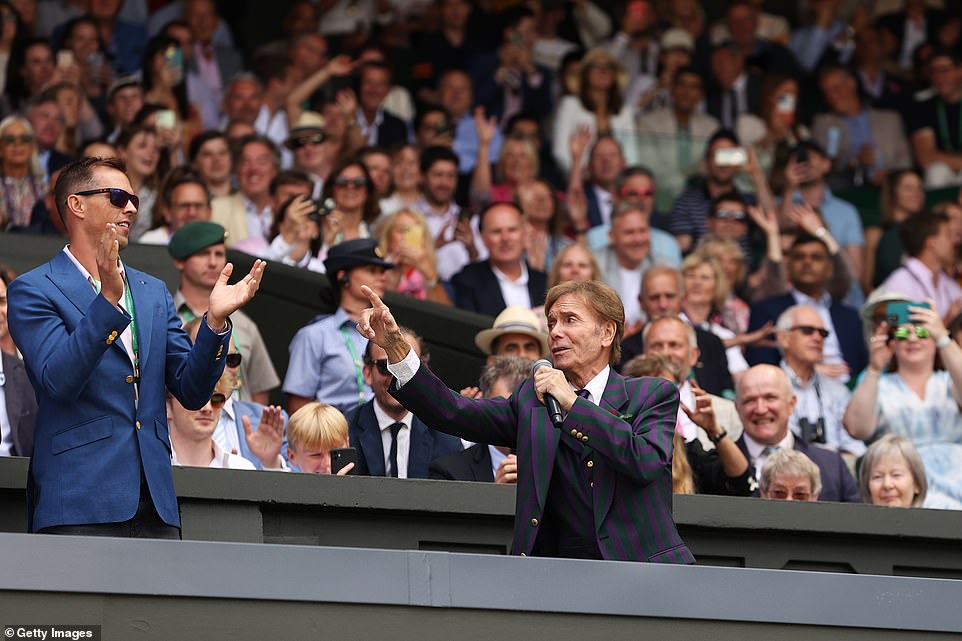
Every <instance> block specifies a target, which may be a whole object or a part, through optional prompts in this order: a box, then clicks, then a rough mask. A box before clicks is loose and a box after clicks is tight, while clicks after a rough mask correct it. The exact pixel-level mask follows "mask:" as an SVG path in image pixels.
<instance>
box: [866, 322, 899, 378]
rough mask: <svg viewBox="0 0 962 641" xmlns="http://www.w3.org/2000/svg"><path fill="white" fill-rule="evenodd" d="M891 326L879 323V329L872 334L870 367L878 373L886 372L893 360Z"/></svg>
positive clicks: (869, 352) (869, 347) (869, 357)
mask: <svg viewBox="0 0 962 641" xmlns="http://www.w3.org/2000/svg"><path fill="white" fill-rule="evenodd" d="M888 334H889V324H888V323H886V322H885V321H882V322H881V323H879V326H878V329H876V330H875V333H874V334H872V338H871V340H870V341H869V346H868V366H869V368H870V369H874V370H875V371H876V372H884V371H885V368H886V367H888V364H889V361H891V360H892V351H893V350H892V347H891V345H890V344H889V336H888Z"/></svg>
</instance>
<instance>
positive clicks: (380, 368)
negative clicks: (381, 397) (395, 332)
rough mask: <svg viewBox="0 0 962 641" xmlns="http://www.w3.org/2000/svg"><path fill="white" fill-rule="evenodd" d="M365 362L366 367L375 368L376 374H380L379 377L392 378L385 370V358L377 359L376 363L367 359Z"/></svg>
mask: <svg viewBox="0 0 962 641" xmlns="http://www.w3.org/2000/svg"><path fill="white" fill-rule="evenodd" d="M365 362H366V363H367V364H368V365H373V366H374V367H375V368H377V371H378V373H380V374H381V376H393V374H391V372H389V371H388V369H387V359H386V358H380V359H378V360H376V361H375V360H372V359H370V358H369V359H367V360H366V361H365Z"/></svg>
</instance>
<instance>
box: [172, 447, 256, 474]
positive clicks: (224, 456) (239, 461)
mask: <svg viewBox="0 0 962 641" xmlns="http://www.w3.org/2000/svg"><path fill="white" fill-rule="evenodd" d="M211 449H212V450H213V456H211V459H210V463H208V464H207V467H212V468H215V469H225V470H256V469H257V468H256V467H254V464H253V463H251V462H250V461H248V460H247V459H246V458H244V457H243V456H239V455H237V454H233V453H231V452H225V451H224V450H223V449H222V448H221V447H220V446H219V445H218V444H217V442H216V441H211ZM170 462H171V464H172V465H181V466H183V465H185V464H184V463H181V462H180V461H178V460H177V452H176V451H174V449H173V448H171V450H170Z"/></svg>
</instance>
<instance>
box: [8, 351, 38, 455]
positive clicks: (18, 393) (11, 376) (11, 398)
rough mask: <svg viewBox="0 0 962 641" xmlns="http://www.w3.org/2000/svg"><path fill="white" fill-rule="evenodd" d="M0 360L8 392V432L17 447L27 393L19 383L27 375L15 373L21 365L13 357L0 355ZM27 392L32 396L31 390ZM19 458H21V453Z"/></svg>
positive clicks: (24, 379) (19, 372) (20, 372)
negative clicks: (24, 399)
mask: <svg viewBox="0 0 962 641" xmlns="http://www.w3.org/2000/svg"><path fill="white" fill-rule="evenodd" d="M0 358H2V359H3V373H4V374H5V378H6V379H7V382H6V383H5V385H6V387H7V390H8V391H9V392H10V393H9V394H5V395H4V399H5V401H6V404H7V419H9V421H10V432H11V436H12V437H13V443H14V445H18V443H17V441H18V438H17V435H18V433H19V430H20V420H21V418H22V417H21V414H23V400H22V399H23V398H24V396H25V395H26V394H27V392H28V390H26V389H24V387H25V386H24V385H21V384H20V383H21V381H26V380H27V375H26V373H25V372H22V371H17V368H21V369H22V368H23V365H21V364H20V363H19V362H18V361H17V359H16V358H15V357H13V356H8V355H7V354H0ZM29 392H30V393H31V394H32V393H33V390H32V389H31V390H29ZM18 450H19V448H18ZM21 456H23V454H22V453H21Z"/></svg>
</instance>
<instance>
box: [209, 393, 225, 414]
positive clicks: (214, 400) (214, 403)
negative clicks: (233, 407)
mask: <svg viewBox="0 0 962 641" xmlns="http://www.w3.org/2000/svg"><path fill="white" fill-rule="evenodd" d="M226 403H227V396H226V395H225V394H221V393H220V392H214V393H213V394H211V395H210V406H211V407H213V408H214V409H215V410H218V411H220V408H222V407H224V405H225V404H226Z"/></svg>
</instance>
